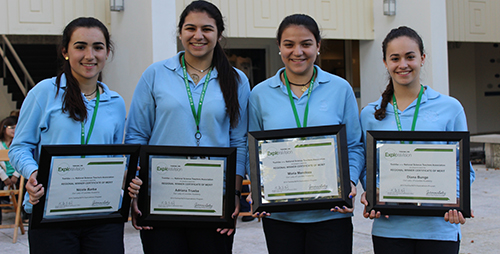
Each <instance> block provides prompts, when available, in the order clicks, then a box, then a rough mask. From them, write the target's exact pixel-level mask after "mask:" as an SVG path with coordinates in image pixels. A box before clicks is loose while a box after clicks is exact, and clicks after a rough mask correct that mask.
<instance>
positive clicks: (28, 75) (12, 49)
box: [0, 34, 35, 97]
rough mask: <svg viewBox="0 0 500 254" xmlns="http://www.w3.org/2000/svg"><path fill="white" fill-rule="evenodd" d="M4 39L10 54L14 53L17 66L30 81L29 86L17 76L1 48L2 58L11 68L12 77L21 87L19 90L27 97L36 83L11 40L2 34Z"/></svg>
mask: <svg viewBox="0 0 500 254" xmlns="http://www.w3.org/2000/svg"><path fill="white" fill-rule="evenodd" d="M2 39H3V41H4V43H5V45H7V48H9V50H10V52H11V53H12V56H13V57H14V60H16V62H17V64H18V65H19V67H20V68H21V71H22V72H23V74H24V77H26V80H27V81H28V85H29V86H27V85H23V82H21V79H20V78H19V76H18V75H17V73H16V71H15V70H14V68H13V67H12V64H11V63H10V61H9V59H7V54H6V52H4V51H3V50H2V49H1V48H0V54H1V56H2V58H3V60H4V62H5V64H6V65H7V67H8V68H9V71H10V72H11V74H12V76H13V77H14V80H15V81H16V83H17V85H18V86H19V89H21V92H22V93H23V95H24V96H25V97H26V93H27V90H29V88H31V87H34V86H35V82H34V81H33V78H31V75H30V74H29V72H28V70H27V69H26V67H25V66H24V64H23V62H22V61H21V58H19V55H18V54H17V52H16V50H15V49H14V47H13V46H12V44H11V43H10V41H9V39H8V38H7V36H5V35H4V34H2Z"/></svg>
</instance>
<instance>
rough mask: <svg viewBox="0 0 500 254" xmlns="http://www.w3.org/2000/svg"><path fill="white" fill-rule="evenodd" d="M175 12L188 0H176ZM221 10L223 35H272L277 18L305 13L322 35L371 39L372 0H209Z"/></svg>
mask: <svg viewBox="0 0 500 254" xmlns="http://www.w3.org/2000/svg"><path fill="white" fill-rule="evenodd" d="M176 2H177V10H176V13H177V15H176V16H179V14H180V13H181V12H182V10H183V9H184V7H185V6H186V5H188V4H189V3H190V2H191V0H176ZM210 2H212V3H214V4H215V5H217V6H218V7H219V9H220V10H221V12H222V14H223V16H224V17H225V21H226V23H227V24H228V26H227V34H226V36H227V37H239V38H275V37H276V28H277V27H278V25H279V23H280V22H281V20H283V18H284V17H286V16H287V15H290V14H293V13H305V14H308V15H310V16H312V17H314V19H315V20H316V21H317V22H318V23H319V25H320V27H321V30H322V31H323V37H324V38H325V39H354V40H356V39H362V40H364V39H373V29H372V28H373V12H372V6H373V0H307V1H304V0H268V1H262V0H213V1H210Z"/></svg>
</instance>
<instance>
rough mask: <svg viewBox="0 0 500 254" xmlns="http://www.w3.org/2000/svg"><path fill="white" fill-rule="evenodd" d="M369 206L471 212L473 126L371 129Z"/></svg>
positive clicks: (403, 211) (422, 212) (402, 211)
mask: <svg viewBox="0 0 500 254" xmlns="http://www.w3.org/2000/svg"><path fill="white" fill-rule="evenodd" d="M366 153H367V155H366V166H367V172H366V173H367V183H366V185H367V200H368V203H369V205H368V207H367V211H370V210H376V211H380V212H381V213H382V214H387V215H390V214H397V215H419V216H443V215H444V214H445V213H446V212H447V211H449V210H450V209H456V210H458V211H461V212H462V214H463V215H464V217H470V215H471V211H470V162H469V132H428V131H368V132H367V134H366Z"/></svg>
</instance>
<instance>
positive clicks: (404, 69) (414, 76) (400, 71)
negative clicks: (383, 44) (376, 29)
mask: <svg viewBox="0 0 500 254" xmlns="http://www.w3.org/2000/svg"><path fill="white" fill-rule="evenodd" d="M424 62H425V54H422V52H420V49H419V45H418V44H417V42H415V40H413V39H411V38H410V37H407V36H401V37H398V38H395V39H393V40H392V41H390V42H389V43H388V44H387V51H386V55H385V59H384V64H385V67H386V68H387V70H388V71H389V74H390V75H391V78H392V81H393V83H394V85H401V86H410V87H415V86H420V69H421V67H422V65H423V64H424Z"/></svg>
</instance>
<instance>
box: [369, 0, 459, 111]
mask: <svg viewBox="0 0 500 254" xmlns="http://www.w3.org/2000/svg"><path fill="white" fill-rule="evenodd" d="M396 4H397V5H396V15H395V16H384V14H383V1H382V0H374V1H373V12H374V15H373V16H374V31H375V40H373V41H361V42H360V62H361V67H360V71H361V107H364V106H366V105H367V104H368V103H369V102H372V101H375V100H377V99H378V98H379V97H380V95H381V94H382V92H383V91H384V90H385V87H386V86H387V84H388V79H389V74H388V73H387V71H386V70H385V67H384V64H383V62H382V60H383V58H382V41H383V40H384V38H385V36H386V35H387V33H389V31H390V30H391V29H393V28H397V27H399V26H408V27H411V28H413V29H414V30H415V31H417V33H418V34H419V35H420V36H421V37H422V39H423V41H424V50H425V53H426V54H427V58H426V61H425V65H424V68H423V69H422V72H421V75H420V78H421V82H422V84H424V85H429V86H430V87H432V88H433V89H434V90H436V91H438V92H440V93H443V94H446V95H447V94H448V90H449V89H448V88H449V84H448V83H449V82H448V50H447V33H446V2H445V0H419V1H404V0H396Z"/></svg>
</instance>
